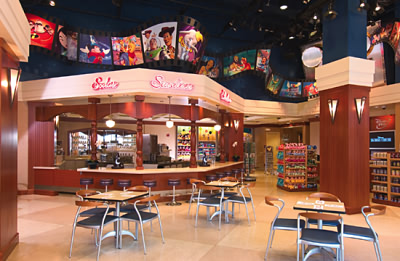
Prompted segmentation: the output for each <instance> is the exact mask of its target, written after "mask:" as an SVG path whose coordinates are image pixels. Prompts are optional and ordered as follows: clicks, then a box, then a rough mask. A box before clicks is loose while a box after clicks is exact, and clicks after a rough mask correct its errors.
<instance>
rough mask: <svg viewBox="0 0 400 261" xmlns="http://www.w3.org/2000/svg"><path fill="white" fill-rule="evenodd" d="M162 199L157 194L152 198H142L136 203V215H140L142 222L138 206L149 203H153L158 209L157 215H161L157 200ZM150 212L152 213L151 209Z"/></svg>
mask: <svg viewBox="0 0 400 261" xmlns="http://www.w3.org/2000/svg"><path fill="white" fill-rule="evenodd" d="M158 199H160V194H156V195H153V196H151V197H146V198H140V199H138V200H136V201H135V203H134V206H135V210H136V213H137V214H138V215H139V218H140V220H142V218H141V217H140V211H139V210H138V209H137V204H144V203H147V202H153V205H154V206H155V207H156V210H157V215H160V211H159V210H158V206H157V202H156V200H158ZM149 211H150V212H151V208H150V207H149Z"/></svg>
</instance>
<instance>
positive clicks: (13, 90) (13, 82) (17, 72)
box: [7, 68, 21, 106]
mask: <svg viewBox="0 0 400 261" xmlns="http://www.w3.org/2000/svg"><path fill="white" fill-rule="evenodd" d="M20 76H21V68H17V69H15V68H8V69H7V81H8V88H9V94H10V106H12V104H13V103H14V99H15V96H16V94H17V92H18V85H19V78H20Z"/></svg>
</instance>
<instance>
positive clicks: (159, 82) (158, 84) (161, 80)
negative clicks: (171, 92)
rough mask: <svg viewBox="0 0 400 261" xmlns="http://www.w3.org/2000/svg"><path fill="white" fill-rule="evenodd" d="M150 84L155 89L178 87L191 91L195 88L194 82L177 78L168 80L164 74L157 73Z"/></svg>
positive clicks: (177, 88)
mask: <svg viewBox="0 0 400 261" xmlns="http://www.w3.org/2000/svg"><path fill="white" fill-rule="evenodd" d="M150 85H151V86H152V87H153V88H154V89H176V90H183V91H191V90H193V88H194V85H193V84H191V83H186V82H184V81H182V80H181V79H177V80H175V81H174V82H168V81H166V80H165V77H164V76H162V75H156V77H155V80H152V81H150Z"/></svg>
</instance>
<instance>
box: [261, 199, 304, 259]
mask: <svg viewBox="0 0 400 261" xmlns="http://www.w3.org/2000/svg"><path fill="white" fill-rule="evenodd" d="M274 202H276V203H274ZM265 203H266V204H267V205H270V206H273V207H276V208H277V209H278V212H277V213H276V215H275V218H274V219H273V220H272V222H271V228H270V231H269V237H268V244H267V250H266V251H265V258H264V259H265V260H267V257H268V250H269V249H270V248H271V247H272V241H273V240H274V235H275V230H289V231H297V219H295V218H279V215H280V214H281V212H282V209H283V208H284V207H285V201H283V199H279V198H274V197H269V196H266V197H265ZM305 224H306V222H305V221H304V220H300V228H304V227H305Z"/></svg>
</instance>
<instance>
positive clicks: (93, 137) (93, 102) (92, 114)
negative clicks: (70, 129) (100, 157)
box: [88, 98, 100, 161]
mask: <svg viewBox="0 0 400 261" xmlns="http://www.w3.org/2000/svg"><path fill="white" fill-rule="evenodd" d="M88 101H89V102H90V104H89V107H88V110H89V111H88V115H89V119H90V120H91V127H92V128H91V134H90V153H91V157H90V159H91V160H93V161H95V160H97V146H96V145H97V144H96V143H97V103H100V99H99V98H89V99H88Z"/></svg>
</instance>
